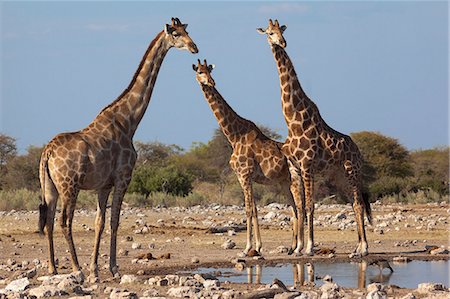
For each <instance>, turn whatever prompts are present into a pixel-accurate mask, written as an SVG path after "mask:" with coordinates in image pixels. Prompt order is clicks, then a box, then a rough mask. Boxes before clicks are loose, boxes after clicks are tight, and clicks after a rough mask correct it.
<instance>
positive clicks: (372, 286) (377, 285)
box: [367, 283, 384, 292]
mask: <svg viewBox="0 0 450 299" xmlns="http://www.w3.org/2000/svg"><path fill="white" fill-rule="evenodd" d="M382 290H384V286H383V285H382V284H381V283H371V284H369V285H368V286H367V292H373V291H382Z"/></svg>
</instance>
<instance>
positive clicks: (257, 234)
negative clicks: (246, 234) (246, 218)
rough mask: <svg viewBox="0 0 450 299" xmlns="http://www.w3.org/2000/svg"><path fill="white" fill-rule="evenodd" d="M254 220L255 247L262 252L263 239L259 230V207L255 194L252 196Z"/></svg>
mask: <svg viewBox="0 0 450 299" xmlns="http://www.w3.org/2000/svg"><path fill="white" fill-rule="evenodd" d="M252 220H253V227H254V231H255V249H256V251H257V252H258V253H260V254H261V248H262V241H261V233H260V231H259V223H258V209H257V207H256V202H255V200H254V199H253V196H252Z"/></svg>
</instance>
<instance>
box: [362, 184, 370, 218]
mask: <svg viewBox="0 0 450 299" xmlns="http://www.w3.org/2000/svg"><path fill="white" fill-rule="evenodd" d="M362 198H363V202H364V210H365V211H366V217H367V221H369V224H370V225H372V209H371V208H370V201H369V193H367V192H363V193H362Z"/></svg>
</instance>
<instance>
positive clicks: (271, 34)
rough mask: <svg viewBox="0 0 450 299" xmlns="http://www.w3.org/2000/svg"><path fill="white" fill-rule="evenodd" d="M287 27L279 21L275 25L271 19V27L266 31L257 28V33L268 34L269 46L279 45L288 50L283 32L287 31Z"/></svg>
mask: <svg viewBox="0 0 450 299" xmlns="http://www.w3.org/2000/svg"><path fill="white" fill-rule="evenodd" d="M286 28H287V27H286V26H285V25H282V26H280V24H279V23H278V20H275V23H274V22H272V19H269V27H267V28H266V29H262V28H257V29H256V31H258V32H259V33H260V34H266V35H267V41H268V42H269V45H271V46H272V45H278V46H280V47H282V48H286V40H285V39H284V37H283V32H284V30H286Z"/></svg>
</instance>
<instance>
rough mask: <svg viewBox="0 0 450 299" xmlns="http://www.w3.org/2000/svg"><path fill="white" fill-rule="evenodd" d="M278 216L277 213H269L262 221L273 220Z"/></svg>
mask: <svg viewBox="0 0 450 299" xmlns="http://www.w3.org/2000/svg"><path fill="white" fill-rule="evenodd" d="M277 216H278V214H277V213H275V212H273V211H270V212H269V213H267V214H266V215H264V217H263V219H264V220H266V221H270V220H272V219H275V218H276V217H277Z"/></svg>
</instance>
